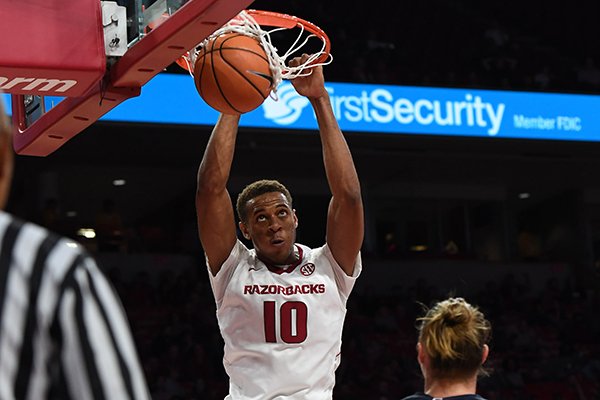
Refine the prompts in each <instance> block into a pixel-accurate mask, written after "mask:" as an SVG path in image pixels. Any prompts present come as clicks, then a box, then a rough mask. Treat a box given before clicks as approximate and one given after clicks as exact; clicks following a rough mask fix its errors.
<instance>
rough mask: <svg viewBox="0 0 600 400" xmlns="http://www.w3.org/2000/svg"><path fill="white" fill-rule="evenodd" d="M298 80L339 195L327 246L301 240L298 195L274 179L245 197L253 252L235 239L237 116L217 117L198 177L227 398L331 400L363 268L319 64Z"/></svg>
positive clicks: (355, 191)
mask: <svg viewBox="0 0 600 400" xmlns="http://www.w3.org/2000/svg"><path fill="white" fill-rule="evenodd" d="M306 58H307V56H306V55H304V56H302V57H301V58H295V59H293V60H292V61H291V63H290V64H291V65H292V66H295V65H298V62H299V61H304V60H306ZM292 83H293V85H294V87H295V88H296V91H297V92H298V93H299V94H301V95H303V96H306V97H307V98H308V99H309V101H310V103H311V104H312V107H313V109H314V112H315V114H316V117H317V120H318V125H319V132H320V137H321V142H322V150H323V160H324V164H325V172H326V175H327V180H328V183H329V187H330V190H331V192H332V195H333V196H332V198H331V202H330V204H329V211H328V216H327V234H326V243H325V244H324V245H323V246H322V247H319V248H315V249H311V248H308V247H306V246H303V245H301V244H298V243H296V228H297V227H298V223H299V221H298V217H297V216H296V212H295V210H294V208H293V206H292V197H291V195H290V193H289V192H288V190H287V189H286V188H285V187H284V186H283V185H282V184H281V183H279V182H277V181H271V180H260V181H257V182H254V183H252V184H250V185H249V186H247V187H246V188H245V189H244V190H243V191H242V193H241V194H240V195H239V197H238V200H237V213H238V216H239V219H240V220H239V228H240V231H241V233H242V234H243V236H244V237H245V238H246V239H249V240H251V241H252V244H253V247H254V248H253V249H252V250H249V249H248V248H247V247H246V246H245V245H244V244H243V243H242V242H241V241H240V240H238V238H237V236H236V226H235V222H234V214H233V207H232V205H231V200H230V197H229V193H228V192H227V189H226V186H227V181H228V178H229V173H230V168H231V163H232V159H233V153H234V147H235V141H236V136H237V131H238V122H239V115H221V116H220V118H219V121H218V122H217V124H216V126H215V128H214V130H213V132H212V135H211V138H210V140H209V143H208V145H207V148H206V150H205V152H204V157H203V159H202V162H201V164H200V168H199V171H198V191H197V195H196V208H197V215H198V227H199V234H200V240H201V242H202V246H203V248H204V251H205V255H206V260H207V266H208V269H209V276H210V282H211V285H212V289H213V293H214V296H215V300H216V305H217V318H218V322H219V327H220V330H221V333H222V335H223V339H224V341H225V354H224V358H223V362H224V365H225V370H226V371H227V374H228V375H229V378H230V384H229V395H228V396H227V397H226V399H235V400H237V399H256V400H258V399H261V400H265V399H303V400H311V399H319V400H323V399H331V398H332V392H333V387H334V381H335V370H336V368H337V367H338V365H339V363H340V349H341V335H342V327H343V323H344V317H345V313H346V301H347V299H348V296H349V295H350V292H351V290H352V288H353V286H354V282H355V280H356V278H357V277H358V275H359V274H360V271H361V268H362V266H361V265H362V264H361V258H360V253H359V252H360V247H361V244H362V240H363V226H364V222H363V205H362V199H361V193H360V185H359V181H358V176H357V174H356V170H355V167H354V163H353V161H352V156H351V154H350V150H349V149H348V146H347V144H346V141H345V139H344V136H343V135H342V132H341V131H340V129H339V127H338V124H337V121H336V119H335V117H334V114H333V111H332V108H331V103H330V99H329V95H328V93H327V91H326V90H325V83H324V78H323V71H322V68H321V67H316V68H314V69H313V70H312V74H311V75H309V76H306V77H299V78H296V79H294V80H293V81H292Z"/></svg>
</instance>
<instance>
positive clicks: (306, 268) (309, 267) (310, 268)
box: [300, 263, 315, 276]
mask: <svg viewBox="0 0 600 400" xmlns="http://www.w3.org/2000/svg"><path fill="white" fill-rule="evenodd" d="M300 272H301V273H302V275H304V276H309V275H312V273H313V272H315V264H313V263H308V264H304V265H303V266H301V267H300Z"/></svg>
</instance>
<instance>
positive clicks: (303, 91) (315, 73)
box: [289, 54, 327, 99]
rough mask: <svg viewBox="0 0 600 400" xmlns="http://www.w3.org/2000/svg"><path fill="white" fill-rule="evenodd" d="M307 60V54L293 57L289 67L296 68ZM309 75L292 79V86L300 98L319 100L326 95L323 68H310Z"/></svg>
mask: <svg viewBox="0 0 600 400" xmlns="http://www.w3.org/2000/svg"><path fill="white" fill-rule="evenodd" d="M307 59H308V54H303V55H302V56H301V57H294V58H292V59H291V60H290V62H289V65H290V67H296V66H298V65H300V64H302V63H304V62H306V60H307ZM310 71H311V73H310V75H308V76H299V77H297V78H294V79H292V85H294V88H295V89H296V91H297V92H298V94H300V95H302V96H306V97H308V98H313V99H316V98H319V97H322V96H325V95H327V91H326V90H325V78H324V77H323V66H321V65H319V66H316V67H310Z"/></svg>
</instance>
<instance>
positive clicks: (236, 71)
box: [194, 33, 273, 114]
mask: <svg viewBox="0 0 600 400" xmlns="http://www.w3.org/2000/svg"><path fill="white" fill-rule="evenodd" d="M194 80H195V82H196V89H198V93H200V96H201V97H202V98H203V99H204V101H205V102H206V103H207V104H208V105H209V106H211V107H212V108H214V109H216V110H218V111H220V112H222V113H225V114H242V113H246V112H248V111H252V110H254V109H255V108H256V107H258V106H260V105H261V104H262V103H263V102H264V101H265V99H266V98H267V96H268V95H269V93H271V89H272V84H273V78H272V75H271V69H270V68H269V61H268V59H267V54H266V53H265V51H264V49H263V48H262V46H261V45H260V43H259V42H258V41H257V40H256V39H254V38H251V37H249V36H245V35H242V34H240V33H229V34H226V35H220V36H217V37H216V38H213V39H211V40H210V41H209V42H208V43H207V44H206V45H205V46H204V47H203V48H202V49H201V50H200V53H199V54H198V57H197V59H196V62H195V64H194Z"/></svg>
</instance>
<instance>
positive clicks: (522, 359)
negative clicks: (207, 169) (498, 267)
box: [110, 260, 600, 400]
mask: <svg viewBox="0 0 600 400" xmlns="http://www.w3.org/2000/svg"><path fill="white" fill-rule="evenodd" d="M198 264H199V266H198V268H195V269H193V270H191V269H188V270H184V271H181V272H179V273H176V272H174V271H169V272H167V273H161V274H158V275H156V276H153V275H151V274H150V273H148V272H140V273H139V274H138V275H136V276H134V277H131V278H129V279H126V278H124V277H122V276H120V275H119V272H118V270H113V271H112V273H111V274H110V276H111V279H112V280H113V282H114V283H115V285H116V287H117V290H118V292H119V294H120V295H121V296H122V299H123V302H124V305H125V309H126V310H127V313H128V316H129V318H130V320H131V323H132V326H133V331H134V335H135V339H136V341H137V345H138V348H139V352H140V356H141V358H142V362H143V365H144V369H145V372H146V375H147V378H148V382H149V383H150V385H151V390H152V394H153V398H154V399H155V400H200V399H206V400H211V399H223V397H224V396H225V395H226V393H227V385H228V381H227V377H226V375H225V373H224V370H223V365H222V355H223V352H222V349H223V343H222V341H221V338H220V335H219V331H218V326H217V324H216V316H215V304H214V298H213V297H212V293H211V291H210V286H209V283H208V279H207V278H206V273H207V272H206V270H205V269H204V268H203V262H202V260H198ZM365 264H366V266H365V273H368V262H366V263H365ZM405 285H406V286H401V285H398V286H397V287H396V289H395V290H394V292H393V293H390V294H385V295H383V294H381V293H380V292H379V291H378V290H376V289H375V288H369V287H360V288H358V290H356V292H355V293H353V295H352V296H351V298H350V301H349V304H348V314H347V320H346V328H345V331H344V338H343V350H342V364H341V365H340V368H339V369H338V374H337V382H338V383H337V386H336V390H335V392H334V393H335V394H334V398H336V399H343V400H354V399H356V400H359V399H360V400H370V399H373V400H385V399H390V400H391V399H396V398H401V397H402V396H405V395H408V394H410V393H412V392H414V391H416V390H417V389H419V388H420V387H422V382H421V378H420V374H419V371H418V364H417V362H416V352H415V344H416V340H417V332H416V329H415V318H416V317H417V315H420V314H421V311H422V305H431V304H432V303H433V302H434V301H436V300H441V299H443V298H446V297H447V296H448V295H449V293H448V290H449V289H448V288H443V287H436V286H433V285H431V284H430V283H428V282H427V281H425V280H420V281H417V282H406V284H405ZM532 287H533V285H532V284H531V282H530V278H529V277H528V275H527V274H523V275H521V276H514V275H506V276H504V277H502V278H501V279H499V280H491V281H489V282H488V283H487V284H486V285H484V287H481V288H472V289H473V292H472V293H471V294H468V295H467V294H464V296H465V297H466V298H467V299H468V300H469V301H471V302H472V303H474V304H477V305H479V306H480V308H481V310H482V311H483V312H484V313H485V314H486V316H487V317H488V318H489V320H490V321H491V323H492V325H493V339H492V342H491V345H490V347H491V353H490V358H489V361H488V367H490V368H491V369H492V374H491V376H490V377H488V378H484V379H482V380H481V383H480V388H481V393H482V394H483V395H484V396H485V397H487V398H488V399H489V400H494V399H512V400H518V399H527V400H532V399H540V400H542V399H564V400H583V399H596V398H599V396H600V384H599V382H600V343H599V342H598V340H597V338H598V337H600V321H598V319H597V318H594V317H593V316H594V315H596V313H597V310H598V308H599V307H600V296H599V295H598V293H595V292H593V291H586V290H583V289H580V288H578V287H577V286H576V285H575V284H573V281H572V280H570V279H567V280H564V281H559V280H555V279H551V280H549V281H548V282H547V283H546V285H545V287H544V288H543V289H541V290H539V291H537V292H534V291H533V289H532ZM454 294H457V293H454ZM458 294H459V295H463V294H461V293H458Z"/></svg>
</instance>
